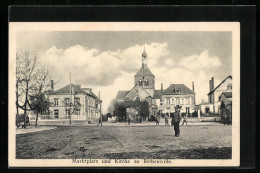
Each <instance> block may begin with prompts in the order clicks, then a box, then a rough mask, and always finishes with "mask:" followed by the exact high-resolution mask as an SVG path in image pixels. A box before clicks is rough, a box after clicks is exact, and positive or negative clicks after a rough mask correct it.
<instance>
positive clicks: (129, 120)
mask: <svg viewBox="0 0 260 173" xmlns="http://www.w3.org/2000/svg"><path fill="white" fill-rule="evenodd" d="M127 122H128V125H129V126H130V122H131V119H130V117H128V120H127Z"/></svg>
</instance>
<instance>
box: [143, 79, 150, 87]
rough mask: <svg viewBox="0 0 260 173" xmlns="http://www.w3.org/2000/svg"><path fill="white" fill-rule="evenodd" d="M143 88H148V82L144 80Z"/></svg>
mask: <svg viewBox="0 0 260 173" xmlns="http://www.w3.org/2000/svg"><path fill="white" fill-rule="evenodd" d="M144 86H145V88H148V86H149V82H148V80H145V81H144Z"/></svg>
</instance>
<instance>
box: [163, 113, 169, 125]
mask: <svg viewBox="0 0 260 173" xmlns="http://www.w3.org/2000/svg"><path fill="white" fill-rule="evenodd" d="M168 115H169V113H168V112H167V113H166V115H165V116H164V120H165V125H167V126H170V124H169V117H168Z"/></svg>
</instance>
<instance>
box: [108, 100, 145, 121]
mask: <svg viewBox="0 0 260 173" xmlns="http://www.w3.org/2000/svg"><path fill="white" fill-rule="evenodd" d="M127 108H134V109H135V110H137V111H138V115H140V116H141V117H142V118H143V119H145V118H146V116H147V115H149V105H148V102H146V101H139V100H134V101H133V100H128V99H127V100H125V101H122V102H114V112H113V113H114V115H116V116H118V117H120V118H121V119H122V118H123V117H125V116H126V109H127Z"/></svg>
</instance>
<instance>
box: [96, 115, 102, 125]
mask: <svg viewBox="0 0 260 173" xmlns="http://www.w3.org/2000/svg"><path fill="white" fill-rule="evenodd" d="M99 124H100V125H101V126H102V116H101V117H99V119H98V124H97V126H99Z"/></svg>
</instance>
